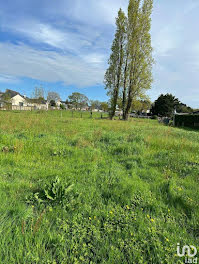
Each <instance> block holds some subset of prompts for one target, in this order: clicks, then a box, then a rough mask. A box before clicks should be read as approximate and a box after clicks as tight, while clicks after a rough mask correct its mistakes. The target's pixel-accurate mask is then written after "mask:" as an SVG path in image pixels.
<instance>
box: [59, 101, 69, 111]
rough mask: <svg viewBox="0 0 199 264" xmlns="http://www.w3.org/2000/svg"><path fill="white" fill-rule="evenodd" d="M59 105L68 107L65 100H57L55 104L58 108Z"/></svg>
mask: <svg viewBox="0 0 199 264" xmlns="http://www.w3.org/2000/svg"><path fill="white" fill-rule="evenodd" d="M61 105H62V106H63V107H64V108H65V109H67V108H68V106H67V104H66V102H64V101H61V100H58V101H57V102H56V106H57V108H58V109H60V108H61Z"/></svg>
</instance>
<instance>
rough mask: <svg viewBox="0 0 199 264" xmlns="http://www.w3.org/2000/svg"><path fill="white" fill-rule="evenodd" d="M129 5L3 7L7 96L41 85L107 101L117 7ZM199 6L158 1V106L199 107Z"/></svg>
mask: <svg viewBox="0 0 199 264" xmlns="http://www.w3.org/2000/svg"><path fill="white" fill-rule="evenodd" d="M127 4H128V1H127V0H98V1H96V0H86V1H82V0H73V1H69V0H56V1H49V0H42V1H41V0H40V1H39V0H29V1H27V0H14V1H13V0H7V1H1V2H0V62H1V63H0V90H2V91H3V90H5V89H6V88H9V89H13V90H17V91H19V92H21V93H22V94H26V95H27V96H30V95H31V93H32V91H33V89H34V87H35V86H39V85H42V86H43V87H44V89H45V91H46V93H47V92H48V91H52V90H54V91H57V92H58V93H59V94H60V95H61V97H62V99H66V97H67V96H68V95H69V94H71V93H72V92H73V91H79V92H81V93H84V94H86V95H87V96H88V97H89V98H91V99H98V100H106V99H107V97H106V91H105V90H104V86H103V77H104V72H105V70H106V67H107V60H108V57H109V53H110V47H111V43H112V40H113V37H114V30H115V17H116V15H117V12H118V9H119V8H120V7H122V8H123V9H124V10H125V11H126V9H127ZM198 13H199V1H198V0H166V1H165V0H154V10H153V15H152V30H151V33H152V45H153V48H154V58H155V60H156V64H155V65H154V70H153V75H154V83H153V85H152V89H151V90H150V91H149V92H148V94H149V96H150V98H151V100H155V99H156V98H157V97H158V96H159V95H160V94H161V93H167V92H169V93H172V94H174V95H175V96H176V97H178V98H179V99H180V100H181V101H183V102H184V103H186V104H188V105H190V106H192V107H195V108H196V107H199V34H198V25H199V16H198Z"/></svg>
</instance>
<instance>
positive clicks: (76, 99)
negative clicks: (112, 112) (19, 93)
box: [31, 86, 109, 112]
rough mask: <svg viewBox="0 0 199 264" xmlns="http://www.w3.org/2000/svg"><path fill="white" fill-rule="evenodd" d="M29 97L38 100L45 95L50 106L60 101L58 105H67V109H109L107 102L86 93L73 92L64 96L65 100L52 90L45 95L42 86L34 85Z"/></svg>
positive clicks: (105, 110)
mask: <svg viewBox="0 0 199 264" xmlns="http://www.w3.org/2000/svg"><path fill="white" fill-rule="evenodd" d="M31 97H32V98H33V99H36V100H38V101H42V100H45V97H46V99H47V101H48V102H49V104H50V105H51V106H52V107H55V106H56V103H57V102H59V101H60V102H61V104H60V107H61V108H62V109H64V108H65V106H67V108H68V109H76V110H78V109H79V110H82V109H85V108H86V109H89V110H94V109H97V110H103V111H104V112H107V111H108V109H109V106H108V103H107V102H101V101H99V100H91V99H89V98H88V97H87V96H86V95H84V94H82V93H79V92H73V93H72V94H71V95H69V96H68V98H66V100H61V97H60V95H59V93H57V92H54V91H49V92H48V93H47V95H46V96H45V91H44V89H43V87H42V86H40V87H35V89H34V91H33V93H32V96H31Z"/></svg>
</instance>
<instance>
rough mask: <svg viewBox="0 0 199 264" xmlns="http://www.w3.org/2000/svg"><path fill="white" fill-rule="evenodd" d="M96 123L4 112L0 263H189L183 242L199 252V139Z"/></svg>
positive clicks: (150, 127)
mask: <svg viewBox="0 0 199 264" xmlns="http://www.w3.org/2000/svg"><path fill="white" fill-rule="evenodd" d="M96 115H97V114H95V115H94V116H93V118H92V119H91V118H89V114H88V115H87V116H86V114H84V116H83V118H78V116H79V115H78V114H77V115H76V116H74V117H73V118H71V113H69V112H62V114H61V112H59V111H57V112H56V111H54V112H4V111H1V112H0V234H1V237H0V263H2V264H12V263H13V264H16V263H19V264H23V263H28V264H29V263H38V264H42V263H43V264H49V263H52V264H55V263H57V264H58V263H64V264H65V263H69V264H73V263H100V264H101V263H102V264H103V263H117V264H123V263H135V264H139V263H145V264H148V263H153V264H156V263H157V264H160V263H165V264H166V263H169V264H170V263H184V260H183V258H179V257H178V256H176V246H177V243H180V244H181V245H182V246H183V245H195V246H198V240H199V203H198V201H199V187H198V186H199V185H198V180H199V132H197V131H191V130H190V131H188V130H183V129H178V128H172V127H166V126H163V125H160V124H158V122H157V121H155V120H141V119H132V120H130V121H128V122H123V121H119V120H114V121H109V120H106V119H100V118H99V117H100V116H99V115H98V116H96ZM94 117H96V118H94Z"/></svg>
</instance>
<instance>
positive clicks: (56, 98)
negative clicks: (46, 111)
mask: <svg viewBox="0 0 199 264" xmlns="http://www.w3.org/2000/svg"><path fill="white" fill-rule="evenodd" d="M47 100H48V102H50V101H51V100H54V101H55V102H58V101H60V100H61V98H60V95H59V94H58V93H56V92H48V96H47Z"/></svg>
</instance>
